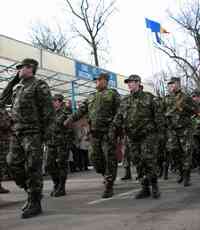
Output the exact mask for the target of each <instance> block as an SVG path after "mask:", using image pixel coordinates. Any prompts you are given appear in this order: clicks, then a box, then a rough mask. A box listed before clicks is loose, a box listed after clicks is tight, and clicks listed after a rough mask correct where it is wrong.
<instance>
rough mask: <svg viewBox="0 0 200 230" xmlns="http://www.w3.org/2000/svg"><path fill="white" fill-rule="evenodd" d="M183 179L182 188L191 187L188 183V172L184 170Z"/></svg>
mask: <svg viewBox="0 0 200 230" xmlns="http://www.w3.org/2000/svg"><path fill="white" fill-rule="evenodd" d="M183 178H184V186H185V187H188V186H190V185H191V183H190V170H185V171H184V173H183Z"/></svg>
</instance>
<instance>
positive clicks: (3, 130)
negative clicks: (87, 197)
mask: <svg viewBox="0 0 200 230" xmlns="http://www.w3.org/2000/svg"><path fill="white" fill-rule="evenodd" d="M10 135H11V118H10V116H9V114H8V112H7V111H6V109H5V107H4V106H3V105H0V193H9V190H7V189H5V188H4V187H3V186H2V179H3V173H4V172H5V171H6V170H7V163H6V156H7V154H8V151H9V142H10Z"/></svg>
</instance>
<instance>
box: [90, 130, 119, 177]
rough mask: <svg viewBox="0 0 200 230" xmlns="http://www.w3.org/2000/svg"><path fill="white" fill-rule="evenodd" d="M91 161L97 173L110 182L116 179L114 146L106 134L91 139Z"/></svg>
mask: <svg viewBox="0 0 200 230" xmlns="http://www.w3.org/2000/svg"><path fill="white" fill-rule="evenodd" d="M90 144H91V155H90V157H91V161H92V164H93V166H94V168H95V170H96V172H97V173H100V174H102V175H103V176H104V177H105V179H106V178H108V180H110V181H114V180H115V179H116V174H117V154H116V147H115V144H114V143H113V142H112V141H110V139H109V137H108V135H107V134H103V135H98V136H92V137H91V142H90Z"/></svg>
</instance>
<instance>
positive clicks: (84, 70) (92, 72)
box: [75, 61, 117, 88]
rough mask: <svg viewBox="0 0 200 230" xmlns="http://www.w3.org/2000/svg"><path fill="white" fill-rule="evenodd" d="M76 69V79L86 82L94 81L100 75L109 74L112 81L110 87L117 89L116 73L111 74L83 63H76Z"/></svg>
mask: <svg viewBox="0 0 200 230" xmlns="http://www.w3.org/2000/svg"><path fill="white" fill-rule="evenodd" d="M75 65H76V66H75V68H76V77H77V78H80V79H84V80H89V81H92V80H94V78H95V77H96V76H98V75H99V74H100V73H102V72H103V73H108V74H109V76H110V80H109V82H108V85H109V86H110V87H113V88H117V75H116V74H115V73H112V72H109V71H107V70H104V69H100V68H97V67H95V66H92V65H88V64H85V63H81V62H77V61H76V62H75Z"/></svg>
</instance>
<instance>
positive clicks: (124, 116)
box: [111, 90, 164, 139]
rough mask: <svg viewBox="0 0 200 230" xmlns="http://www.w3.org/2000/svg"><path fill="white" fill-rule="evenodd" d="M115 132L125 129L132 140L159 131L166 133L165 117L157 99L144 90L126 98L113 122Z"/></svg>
mask: <svg viewBox="0 0 200 230" xmlns="http://www.w3.org/2000/svg"><path fill="white" fill-rule="evenodd" d="M112 128H113V130H112V131H111V132H118V131H119V130H120V129H122V128H123V129H124V130H125V133H126V135H127V136H128V137H129V138H130V139H134V138H136V139H137V138H140V137H142V136H145V135H146V134H149V133H155V132H157V131H159V132H164V117H163V114H162V112H161V110H160V108H159V107H158V103H157V102H156V98H155V97H154V96H153V95H152V94H151V93H149V92H144V91H142V90H140V91H138V92H136V93H131V94H130V95H128V96H126V97H125V98H124V99H123V100H122V102H121V104H120V108H119V110H118V113H117V115H116V116H115V118H114V121H113V127H112Z"/></svg>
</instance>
